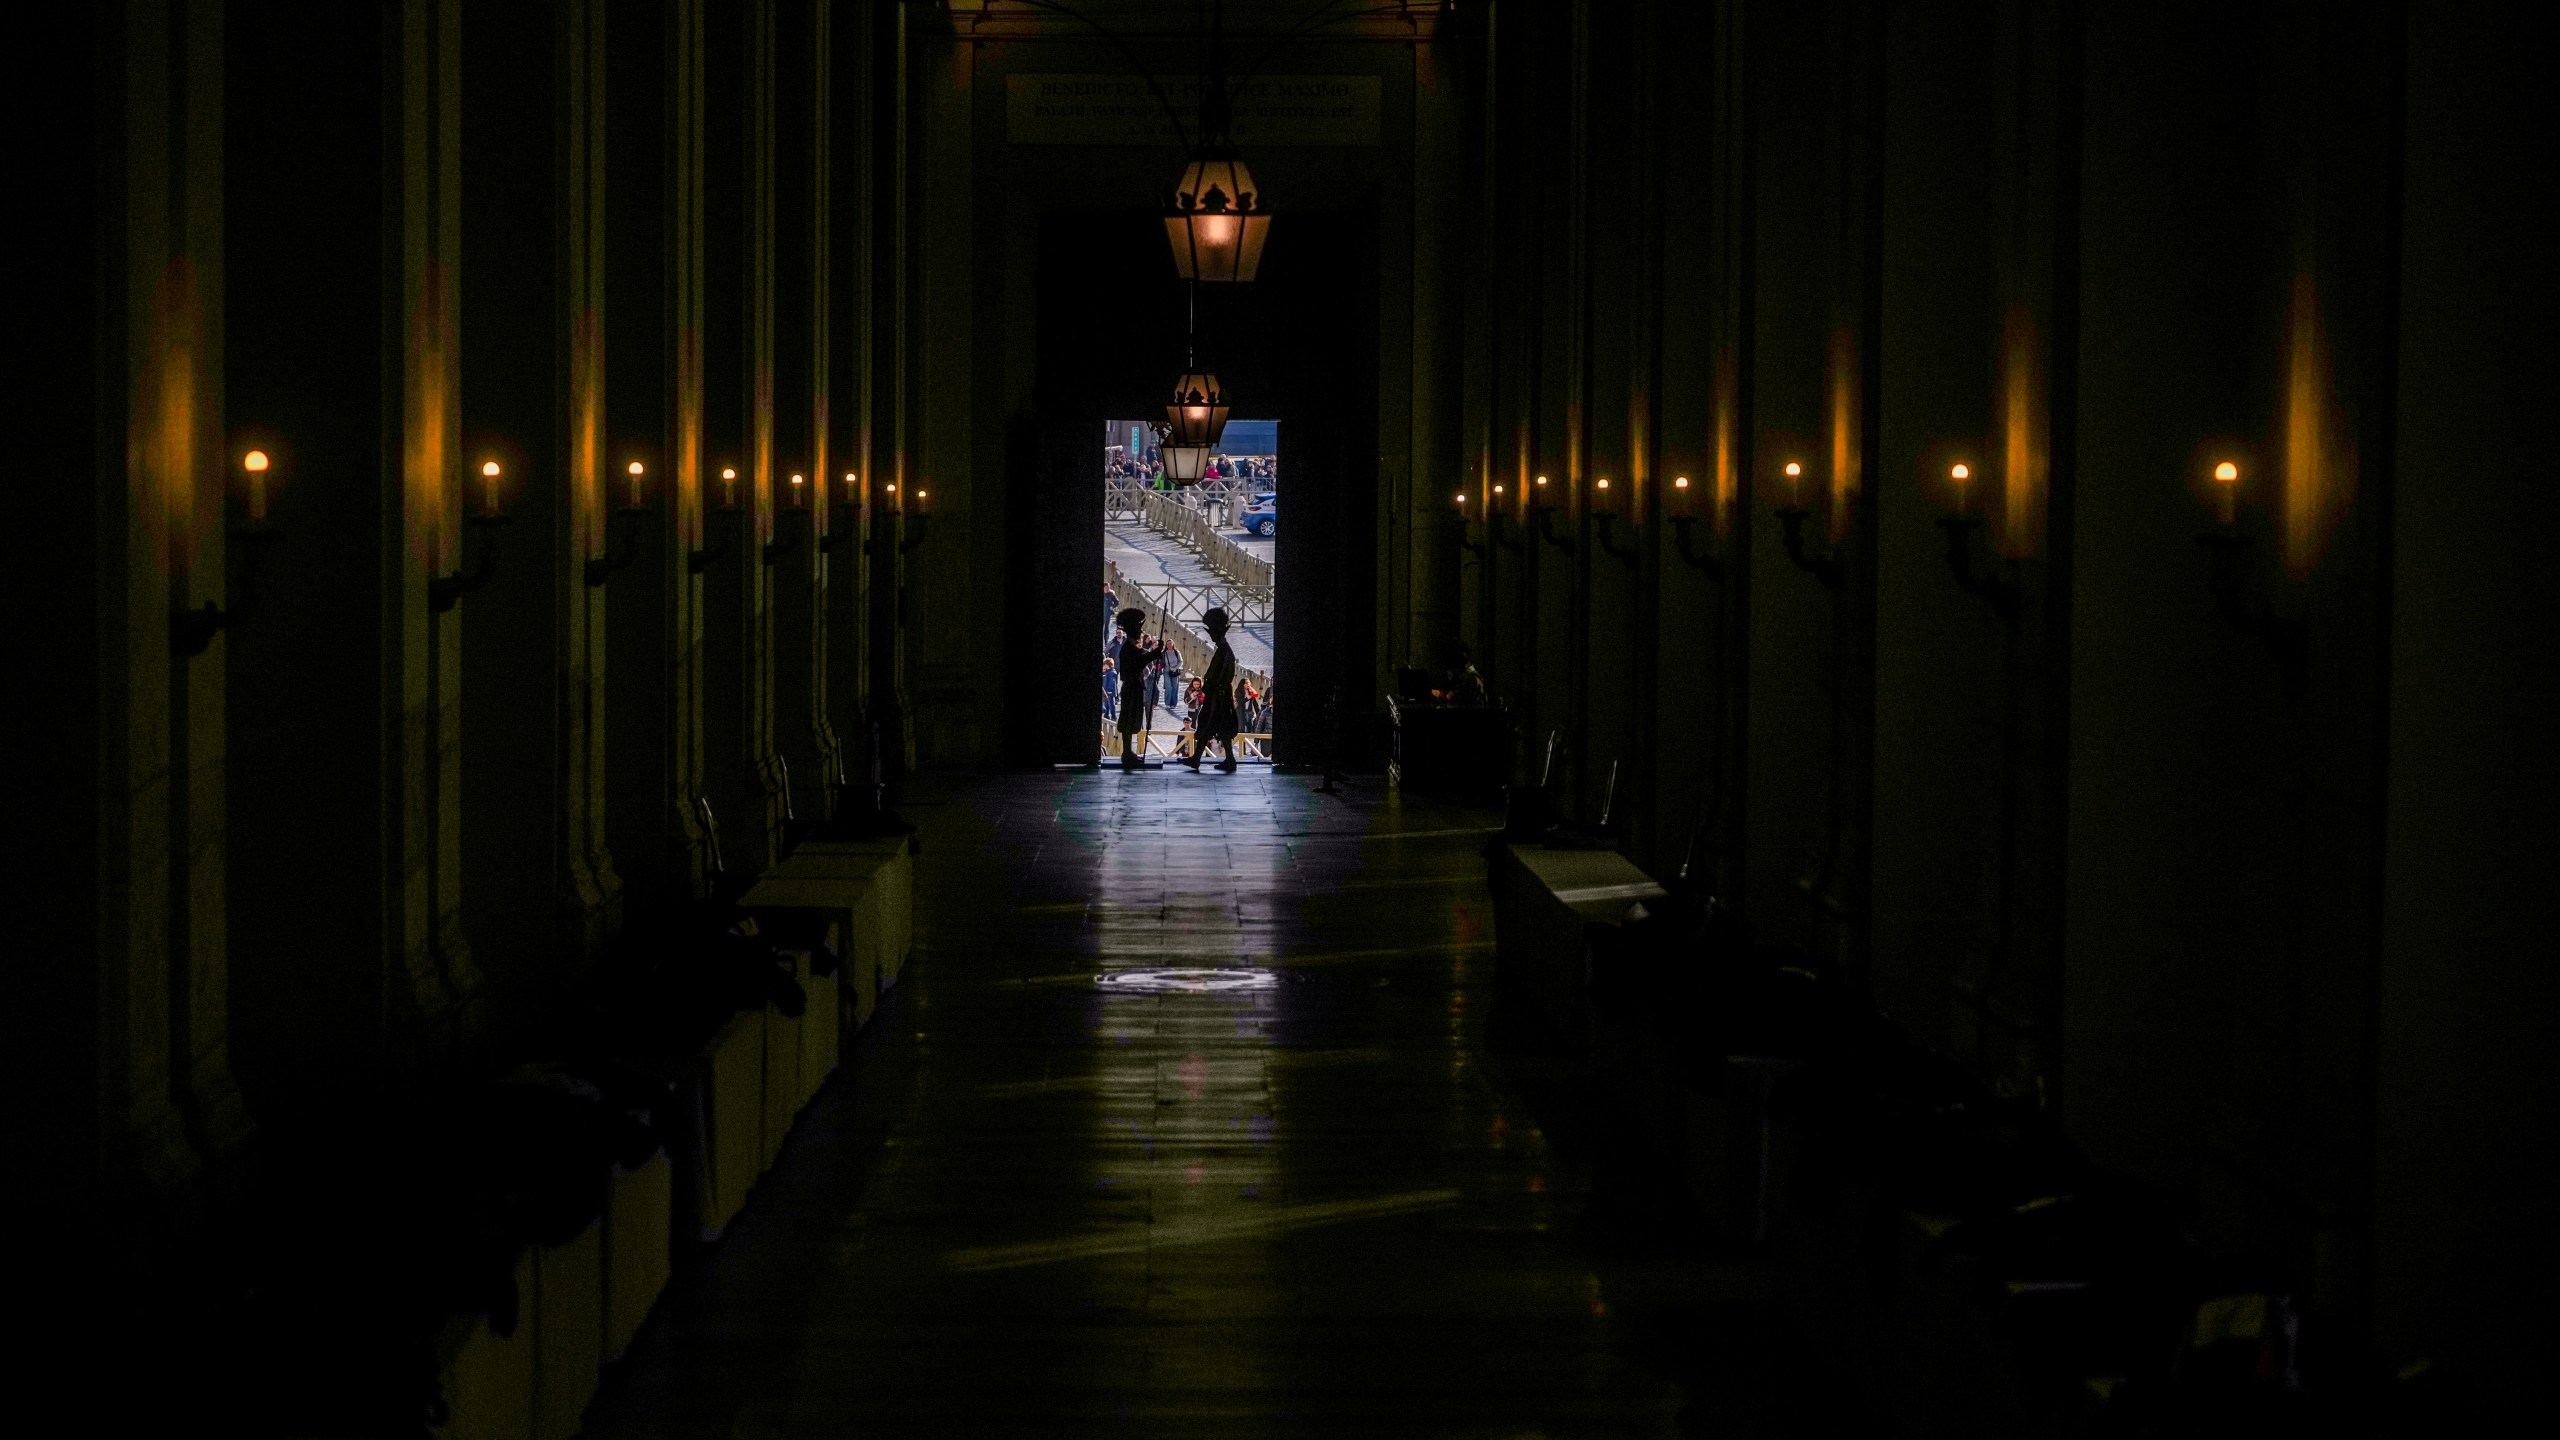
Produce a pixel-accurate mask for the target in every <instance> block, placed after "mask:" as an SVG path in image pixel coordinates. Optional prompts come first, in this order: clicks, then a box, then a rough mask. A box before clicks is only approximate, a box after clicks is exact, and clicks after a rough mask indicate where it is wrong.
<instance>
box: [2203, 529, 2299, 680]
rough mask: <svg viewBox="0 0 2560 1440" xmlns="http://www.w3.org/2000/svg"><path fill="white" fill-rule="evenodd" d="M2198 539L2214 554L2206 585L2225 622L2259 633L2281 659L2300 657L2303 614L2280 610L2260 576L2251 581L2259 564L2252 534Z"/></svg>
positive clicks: (2272, 652)
mask: <svg viewBox="0 0 2560 1440" xmlns="http://www.w3.org/2000/svg"><path fill="white" fill-rule="evenodd" d="M2196 543H2197V544H2198V545H2201V546H2203V547H2204V548H2205V550H2206V551H2207V552H2208V553H2209V554H2210V555H2211V556H2212V557H2213V558H2212V561H2211V565H2210V568H2209V569H2208V570H2207V571H2206V576H2205V585H2206V587H2207V588H2208V589H2210V590H2211V591H2212V592H2213V606H2214V609H2215V610H2217V611H2219V612H2220V613H2221V615H2222V618H2223V620H2224V622H2225V623H2227V624H2229V625H2230V626H2231V628H2232V629H2234V630H2237V631H2239V632H2240V633H2242V634H2244V635H2254V636H2256V637H2258V640H2259V643H2261V644H2263V645H2265V646H2266V647H2267V650H2268V653H2270V654H2272V655H2274V656H2275V657H2276V658H2277V659H2279V660H2285V661H2292V660H2297V659H2299V658H2301V655H2302V652H2303V647H2304V641H2305V633H2306V631H2307V629H2308V627H2307V626H2306V625H2305V623H2304V621H2303V617H2301V616H2300V615H2287V614H2284V613H2282V612H2280V611H2278V610H2277V608H2276V606H2275V602H2274V601H2273V600H2271V599H2270V598H2269V597H2268V595H2267V592H2266V586H2265V583H2264V581H2263V579H2261V580H2260V581H2259V583H2256V584H2252V583H2251V580H2252V575H2253V572H2254V571H2255V569H2256V567H2254V566H2253V565H2251V564H2250V556H2251V555H2252V554H2254V553H2255V552H2256V549H2257V545H2256V542H2255V541H2254V540H2252V539H2251V537H2249V536H2247V535H2243V534H2239V533H2237V532H2235V531H2229V530H2226V531H2223V532H2221V533H2219V534H2212V535H2199V536H2197V537H2196Z"/></svg>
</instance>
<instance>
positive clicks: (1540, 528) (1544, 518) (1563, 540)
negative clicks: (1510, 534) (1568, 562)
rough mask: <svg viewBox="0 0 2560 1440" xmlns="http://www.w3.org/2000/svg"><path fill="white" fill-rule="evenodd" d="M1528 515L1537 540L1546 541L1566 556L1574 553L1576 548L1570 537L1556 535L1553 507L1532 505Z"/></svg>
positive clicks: (1554, 510)
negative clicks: (1536, 534)
mask: <svg viewBox="0 0 2560 1440" xmlns="http://www.w3.org/2000/svg"><path fill="white" fill-rule="evenodd" d="M1529 514H1530V518H1531V520H1532V522H1533V523H1534V526H1535V528H1536V530H1537V532H1538V538H1539V539H1541V540H1544V541H1546V542H1547V543H1548V544H1550V545H1553V546H1554V547H1556V548H1557V549H1558V550H1561V551H1563V552H1564V553H1566V554H1567V555H1570V554H1572V553H1573V552H1574V550H1575V549H1576V548H1577V547H1576V546H1575V544H1574V542H1573V539H1572V537H1571V536H1566V535H1559V534H1557V533H1556V507H1554V506H1553V505H1533V506H1531V507H1530V509H1529Z"/></svg>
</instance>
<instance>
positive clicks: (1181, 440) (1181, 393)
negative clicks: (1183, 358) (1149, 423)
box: [1164, 370, 1227, 445]
mask: <svg viewBox="0 0 2560 1440" xmlns="http://www.w3.org/2000/svg"><path fill="white" fill-rule="evenodd" d="M1164 421H1165V429H1166V433H1167V434H1168V435H1169V436H1170V443H1172V444H1175V445H1215V444H1217V443H1218V441H1219V439H1220V438H1221V437H1223V436H1224V435H1225V434H1226V433H1227V397H1226V395H1225V393H1224V392H1222V391H1220V390H1219V389H1218V377H1217V376H1215V375H1212V374H1209V373H1208V372H1207V371H1205V370H1191V371H1186V372H1185V373H1184V374H1183V377H1182V378H1181V379H1179V380H1176V381H1175V382H1173V403H1172V404H1170V405H1167V406H1165V407H1164Z"/></svg>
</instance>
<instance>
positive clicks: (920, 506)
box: [916, 490, 933, 515]
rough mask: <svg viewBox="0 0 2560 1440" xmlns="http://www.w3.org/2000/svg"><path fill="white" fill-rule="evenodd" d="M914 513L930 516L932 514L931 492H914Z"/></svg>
mask: <svg viewBox="0 0 2560 1440" xmlns="http://www.w3.org/2000/svg"><path fill="white" fill-rule="evenodd" d="M916 513H917V514H919V515H930V514H932V513H933V492H932V491H930V490H919V491H917V492H916Z"/></svg>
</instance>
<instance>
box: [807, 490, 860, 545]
mask: <svg viewBox="0 0 2560 1440" xmlns="http://www.w3.org/2000/svg"><path fill="white" fill-rule="evenodd" d="M833 513H834V514H836V515H842V516H847V517H849V518H847V519H845V520H843V521H841V522H833V521H831V522H830V523H829V525H828V527H827V533H826V534H824V535H821V536H819V537H818V553H819V554H821V555H832V554H834V553H835V552H836V549H837V547H839V546H841V545H843V544H845V543H846V542H847V541H849V540H852V539H853V538H854V537H855V536H857V535H860V534H861V533H862V507H861V506H859V505H855V504H853V503H851V502H849V501H840V502H838V503H837V505H836V507H835V510H834V512H833Z"/></svg>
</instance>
